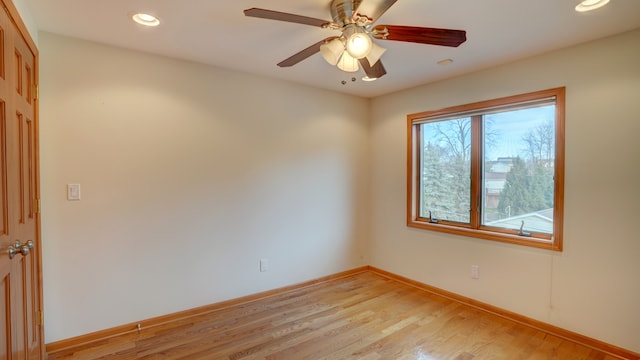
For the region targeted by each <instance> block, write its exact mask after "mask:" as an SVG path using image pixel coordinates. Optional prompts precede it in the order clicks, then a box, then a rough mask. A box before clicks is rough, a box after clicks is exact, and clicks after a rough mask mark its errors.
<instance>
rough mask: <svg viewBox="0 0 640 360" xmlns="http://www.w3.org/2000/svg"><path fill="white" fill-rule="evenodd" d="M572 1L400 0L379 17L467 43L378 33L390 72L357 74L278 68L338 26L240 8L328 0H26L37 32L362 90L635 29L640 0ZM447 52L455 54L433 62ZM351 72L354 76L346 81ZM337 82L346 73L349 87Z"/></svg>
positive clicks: (324, 15) (326, 0)
mask: <svg viewBox="0 0 640 360" xmlns="http://www.w3.org/2000/svg"><path fill="white" fill-rule="evenodd" d="M364 1H374V0H364ZM578 2H579V1H578V0H535V1H522V0H398V1H397V2H396V3H395V5H393V6H392V7H391V8H390V9H389V11H387V12H386V13H385V14H384V15H383V16H382V17H381V18H380V19H379V20H378V21H377V22H376V24H387V25H410V26H421V27H436V28H449V29H458V30H466V31H467V41H466V42H465V43H464V44H462V45H461V46H460V47H458V48H450V47H442V46H433V45H421V44H414V43H407V42H396V41H378V40H376V41H377V43H378V44H380V45H381V46H383V47H386V48H387V49H388V51H387V52H386V53H385V54H384V55H383V56H382V61H383V63H384V65H385V67H386V69H387V75H385V76H384V77H382V78H380V79H379V80H377V81H375V82H363V81H361V80H360V78H361V77H362V76H363V75H364V73H362V70H361V71H360V72H359V73H355V74H354V73H345V72H342V71H340V70H338V69H337V68H336V67H332V66H330V65H329V64H327V63H326V62H325V61H324V59H323V58H322V56H321V55H320V54H316V55H314V56H312V57H310V58H308V59H306V60H304V61H302V62H301V63H299V64H297V65H295V66H294V67H290V68H279V67H278V66H276V64H277V63H278V62H280V61H282V60H284V59H286V58H288V57H289V56H291V55H293V54H294V53H296V52H298V51H300V50H302V49H304V48H306V47H307V46H309V45H311V44H314V43H316V42H318V41H320V40H322V39H324V38H326V37H328V36H331V35H336V34H338V33H337V32H336V31H332V30H328V29H321V28H317V27H312V26H308V25H301V24H295V23H287V22H281V21H274V20H266V19H259V18H250V17H245V16H244V14H243V10H244V9H247V8H251V7H260V8H266V9H270V10H276V11H282V12H288V13H293V14H298V15H305V16H310V17H314V18H319V19H326V20H331V15H330V13H329V4H330V0H295V1H294V0H233V1H231V0H224V1H223V0H26V3H27V5H28V6H29V8H30V10H31V13H32V15H33V17H34V19H35V22H36V24H37V26H38V27H39V29H40V30H43V31H48V32H52V33H56V34H61V35H67V36H72V37H77V38H81V39H87V40H93V41H96V42H100V43H105V44H111V45H116V46H120V47H125V48H130V49H137V50H140V51H144V52H149V53H155V54H160V55H166V56H170V57H175V58H181V59H187V60H193V61H196V62H200V63H205V64H210V65H214V66H219V67H222V68H228V69H234V70H239V71H243V72H248V73H252V74H257V75H263V76H267V77H272V78H278V79H284V80H289V81H294V82H298V83H302V84H308V85H311V86H314V87H319V88H324V89H329V90H334V91H339V92H344V93H349V94H354V95H359V96H363V97H374V96H379V95H383V94H387V93H390V92H393V91H397V90H401V89H406V88H410V87H414V86H417V85H421V84H425V83H428V82H433V81H436V80H441V79H444V78H448V77H453V76H457V75H460V74H464V73H467V72H471V71H475V70H478V69H483V68H487V67H492V66H495V65H499V64H503V63H506V62H511V61H513V60H517V59H520V58H524V57H528V56H531V55H535V54H539V53H544V52H548V51H550V50H554V49H558V48H562V47H566V46H570V45H573V44H578V43H582V42H586V41H590V40H594V39H598V38H602V37H606V36H609V35H613V34H616V33H620V32H624V31H628V30H632V29H634V28H638V27H640V0H611V2H610V3H609V4H608V5H607V6H605V7H604V8H601V9H598V10H595V11H593V12H590V13H577V12H576V11H574V7H575V5H576V4H577V3H578ZM139 11H142V12H147V13H151V14H154V15H156V16H158V17H159V18H160V19H161V21H162V24H161V25H160V26H159V27H156V28H145V27H143V26H141V25H138V24H135V23H133V22H132V21H131V20H130V18H129V14H130V13H132V12H139ZM638 45H639V46H640V44H638ZM603 56H606V54H603ZM447 58H450V59H453V60H454V62H453V63H451V64H449V65H437V62H438V61H439V60H443V59H447ZM639 66H640V65H639ZM352 77H356V79H357V80H356V81H355V82H352V81H351V78H352ZM343 80H347V83H346V84H345V85H343V84H342V83H341V82H342V81H343Z"/></svg>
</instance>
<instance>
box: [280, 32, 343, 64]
mask: <svg viewBox="0 0 640 360" xmlns="http://www.w3.org/2000/svg"><path fill="white" fill-rule="evenodd" d="M335 38H337V36H330V37H328V38H326V39H324V40H320V41H318V42H317V43H315V44H313V45H311V46H309V47H308V48H306V49H304V50H302V51H300V52H298V53H296V54H293V55H291V56H290V57H288V58H287V59H285V60H282V61H281V62H279V63H278V66H280V67H289V66H293V65H295V64H297V63H299V62H300V61H302V60H304V59H306V58H308V57H309V56H311V55H314V54H316V53H319V52H320V46H321V45H322V44H324V43H325V42H329V41H331V40H333V39H335Z"/></svg>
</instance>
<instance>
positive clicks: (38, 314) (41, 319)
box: [36, 311, 44, 326]
mask: <svg viewBox="0 0 640 360" xmlns="http://www.w3.org/2000/svg"><path fill="white" fill-rule="evenodd" d="M43 324H44V312H42V311H36V325H38V326H42V325H43Z"/></svg>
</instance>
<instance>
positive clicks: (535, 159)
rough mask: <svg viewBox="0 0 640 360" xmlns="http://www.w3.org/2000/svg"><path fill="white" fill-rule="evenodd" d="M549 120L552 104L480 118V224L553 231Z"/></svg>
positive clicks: (552, 131) (551, 124)
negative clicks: (481, 122) (481, 137)
mask: <svg viewBox="0 0 640 360" xmlns="http://www.w3.org/2000/svg"><path fill="white" fill-rule="evenodd" d="M554 119H555V105H547V106H537V107H531V108H526V109H520V110H513V111H505V112H499V113H494V114H488V115H485V116H484V117H483V129H484V131H483V145H484V147H483V154H484V161H483V174H484V176H483V179H482V202H481V203H482V211H481V215H482V216H481V221H482V225H487V226H495V227H500V228H506V229H515V230H519V229H520V228H521V227H522V229H523V231H525V232H542V233H548V234H551V233H553V200H554V193H553V192H554V181H553V178H554V165H555V125H554ZM523 222H524V223H523ZM523 224H524V225H523Z"/></svg>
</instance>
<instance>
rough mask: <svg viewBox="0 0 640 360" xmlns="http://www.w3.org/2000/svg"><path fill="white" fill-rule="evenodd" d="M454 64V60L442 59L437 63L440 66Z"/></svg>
mask: <svg viewBox="0 0 640 360" xmlns="http://www.w3.org/2000/svg"><path fill="white" fill-rule="evenodd" d="M451 63H453V59H442V60H440V61H438V62H437V64H438V65H449V64H451Z"/></svg>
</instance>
